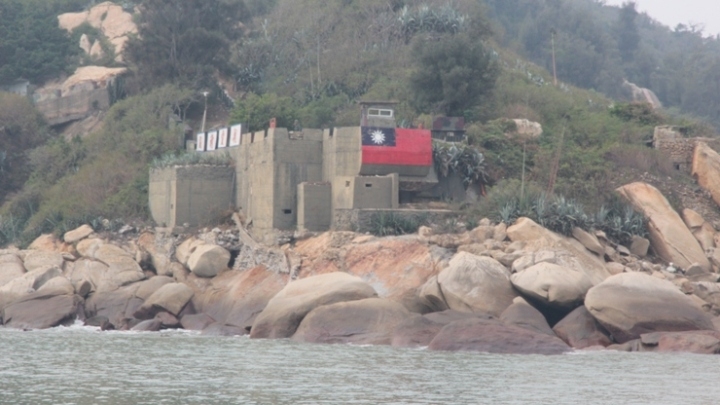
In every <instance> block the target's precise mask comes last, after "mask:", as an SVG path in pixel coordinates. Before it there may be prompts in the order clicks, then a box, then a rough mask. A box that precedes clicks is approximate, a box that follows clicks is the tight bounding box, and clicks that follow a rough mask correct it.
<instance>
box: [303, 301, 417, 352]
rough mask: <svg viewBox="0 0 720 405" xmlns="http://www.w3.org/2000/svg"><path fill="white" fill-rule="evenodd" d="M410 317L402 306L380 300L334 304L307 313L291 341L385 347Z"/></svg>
mask: <svg viewBox="0 0 720 405" xmlns="http://www.w3.org/2000/svg"><path fill="white" fill-rule="evenodd" d="M410 316H411V313H410V312H409V311H408V310H407V309H405V307H404V306H403V305H402V304H400V303H398V302H395V301H391V300H388V299H384V298H368V299H364V300H357V301H349V302H338V303H335V304H331V305H323V306H321V307H318V308H315V309H313V310H312V311H310V313H309V314H307V316H305V318H304V319H303V321H302V322H301V323H300V326H299V327H298V328H297V331H296V332H295V334H294V335H293V337H292V339H293V340H297V341H301V342H312V343H355V344H375V345H389V344H390V343H391V340H392V333H393V331H394V330H395V328H397V326H398V325H399V324H400V323H401V322H402V321H404V320H405V319H407V318H408V317H410Z"/></svg>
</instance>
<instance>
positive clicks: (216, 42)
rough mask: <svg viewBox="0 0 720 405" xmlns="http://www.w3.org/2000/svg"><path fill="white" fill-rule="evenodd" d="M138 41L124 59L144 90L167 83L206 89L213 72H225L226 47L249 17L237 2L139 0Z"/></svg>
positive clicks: (242, 4)
mask: <svg viewBox="0 0 720 405" xmlns="http://www.w3.org/2000/svg"><path fill="white" fill-rule="evenodd" d="M141 10H142V12H141V14H140V16H141V17H140V24H139V26H138V36H136V37H134V38H131V40H130V41H129V42H128V45H127V55H128V59H129V60H130V61H131V62H132V63H134V64H135V65H136V67H137V72H138V74H139V76H140V78H141V82H142V84H144V85H150V84H152V85H157V84H159V83H167V82H172V83H175V84H178V85H181V86H186V87H191V88H195V89H198V88H201V87H203V86H210V85H211V84H212V83H213V81H212V80H211V78H212V75H213V74H214V73H215V72H216V70H227V69H229V66H228V63H227V61H228V58H229V43H230V42H231V41H235V40H237V39H238V38H240V37H241V36H242V24H241V23H242V22H243V21H246V20H247V19H248V18H249V17H250V15H249V13H248V11H247V8H246V7H245V3H244V2H243V1H242V0H219V1H205V0H144V1H143V2H142V5H141Z"/></svg>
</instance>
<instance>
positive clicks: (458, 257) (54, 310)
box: [0, 185, 720, 354]
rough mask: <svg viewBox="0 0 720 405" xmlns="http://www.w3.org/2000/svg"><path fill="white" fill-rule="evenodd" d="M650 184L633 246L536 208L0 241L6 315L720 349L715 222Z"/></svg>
mask: <svg viewBox="0 0 720 405" xmlns="http://www.w3.org/2000/svg"><path fill="white" fill-rule="evenodd" d="M645 186H647V185H636V186H634V187H630V188H628V189H626V190H624V192H625V193H626V198H628V200H629V201H631V202H633V203H634V204H635V203H637V204H636V206H641V207H644V208H641V209H643V212H644V213H645V214H646V215H647V216H648V219H649V221H650V227H651V234H650V240H644V239H642V238H635V239H634V241H633V243H632V246H621V245H616V244H613V243H612V242H610V241H609V240H607V239H606V238H604V236H603V234H602V233H600V232H595V233H588V232H585V231H582V230H579V229H578V230H576V232H574V233H573V234H574V237H564V236H561V235H558V234H555V233H553V232H551V231H549V230H547V229H545V228H543V227H541V226H540V225H538V224H536V223H534V222H533V221H532V220H530V219H527V218H521V219H519V220H518V221H517V222H516V223H515V224H513V225H512V226H510V227H507V226H506V225H505V224H502V223H501V224H492V223H491V222H490V221H489V220H483V221H481V223H480V225H479V226H478V227H477V228H475V229H473V230H471V231H468V232H464V233H459V234H434V233H433V230H432V229H430V228H421V229H420V231H419V233H418V234H416V235H406V236H398V237H382V238H380V237H374V236H371V235H365V234H356V233H352V232H328V233H323V234H320V235H314V236H309V237H306V238H304V239H301V240H297V241H295V242H294V243H293V244H287V245H285V246H282V247H279V248H270V247H265V246H261V245H259V244H256V243H254V241H253V240H252V239H251V238H250V237H249V235H248V234H247V233H246V232H245V231H244V230H243V229H242V228H231V229H227V230H220V229H217V228H216V229H213V230H210V231H207V232H205V233H201V234H199V235H196V236H190V237H187V238H182V239H179V238H177V237H174V236H172V235H168V234H166V233H163V232H161V231H160V230H147V231H143V232H139V233H132V232H131V233H130V234H129V235H130V237H126V238H125V239H124V240H119V239H117V240H115V239H114V241H113V242H110V241H109V240H108V239H107V238H103V237H101V235H96V234H95V233H94V232H93V230H92V229H91V228H90V227H89V226H83V227H80V228H78V229H76V230H74V231H71V232H68V233H67V234H65V235H64V237H63V239H62V240H58V239H57V238H55V237H53V236H52V235H44V236H42V237H40V238H38V239H37V240H36V241H35V242H34V243H33V244H32V245H31V246H30V247H29V248H28V249H27V250H18V249H5V250H0V310H1V312H0V314H1V322H2V324H3V325H4V327H8V328H19V329H41V328H49V327H54V326H57V325H61V324H68V323H73V322H74V321H75V320H76V319H80V320H83V321H84V322H85V324H88V325H93V326H99V327H101V328H102V329H122V330H128V329H131V330H143V331H156V330H160V329H167V328H184V329H189V330H198V331H202V333H203V334H210V335H223V336H232V335H246V334H249V335H250V337H251V338H270V339H276V338H289V339H292V340H295V341H302V342H314V343H356V344H377V345H392V346H396V347H417V346H427V347H428V348H429V349H431V350H475V351H483V352H492V353H528V354H529V353H538V354H559V353H564V352H568V351H571V350H576V349H584V350H605V349H614V350H625V351H660V352H668V351H669V352H672V351H683V352H693V353H712V354H714V353H720V332H718V330H717V329H716V328H717V327H718V326H720V318H718V314H720V284H718V278H719V277H718V276H719V274H718V273H717V270H718V267H717V262H718V261H717V260H716V259H715V256H714V255H715V248H714V247H715V242H714V241H715V240H718V237H717V236H718V234H716V233H713V231H711V229H712V226H710V227H708V226H706V225H707V224H706V223H703V222H702V221H701V218H700V219H698V218H697V217H696V216H693V215H692V213H691V212H688V213H683V217H684V218H683V219H685V221H684V222H683V221H682V220H680V224H677V223H675V222H673V223H669V222H668V221H669V220H668V218H671V217H672V216H671V215H670V214H669V213H668V212H665V211H664V210H663V209H658V208H657V207H663V204H662V201H660V203H659V204H655V205H653V204H651V202H652V201H655V200H652V199H649V198H650V197H652V198H653V199H657V196H654V191H652V190H650V191H651V192H650V193H646V194H642V193H636V192H633V190H635V191H637V190H643V189H644V188H645ZM626 187H627V186H626ZM655 191H656V190H655ZM661 197H662V196H661ZM662 200H664V197H662ZM656 202H657V201H656ZM665 203H666V201H665ZM649 206H652V207H654V208H653V209H654V210H655V211H657V212H654V211H653V209H648V207H649ZM668 207H669V205H668ZM673 212H674V211H673ZM675 216H677V217H678V219H679V218H680V217H679V216H678V215H677V214H675ZM699 221H700V224H698V222H699ZM679 226H682V227H683V228H684V231H683V232H686V233H683V232H680V231H678V229H677V227H679ZM703 229H704V231H703V232H698V230H703ZM708 232H710V234H708ZM678 235H681V236H682V237H684V238H688V236H687V235H690V236H689V237H690V238H692V240H686V239H684V240H682V241H681V243H680V242H676V241H675V240H676V238H677V237H678ZM693 235H694V236H693ZM674 238H675V239H674ZM702 243H705V244H707V245H708V246H703V248H704V249H703V248H697V247H696V246H695V244H697V245H698V246H701V244H702ZM710 245H711V246H710ZM649 247H650V249H651V252H655V253H656V254H657V256H661V257H662V256H663V255H666V256H668V257H674V256H672V255H674V254H677V255H679V256H681V257H682V258H685V259H686V263H685V264H683V265H680V264H678V263H676V262H673V263H668V261H666V260H663V259H662V258H660V257H656V256H648V255H647V251H648V248H649ZM678 247H680V248H678ZM698 250H699V251H700V252H703V251H704V252H705V254H704V255H703V256H702V258H700V259H692V254H696V252H697V251H698ZM688 252H690V253H688ZM703 259H704V260H703ZM690 260H692V262H690Z"/></svg>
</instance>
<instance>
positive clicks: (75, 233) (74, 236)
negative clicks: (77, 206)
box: [63, 225, 95, 243]
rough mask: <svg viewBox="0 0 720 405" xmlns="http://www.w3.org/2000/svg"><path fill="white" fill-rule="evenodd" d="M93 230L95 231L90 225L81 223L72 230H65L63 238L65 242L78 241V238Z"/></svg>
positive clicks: (88, 234)
mask: <svg viewBox="0 0 720 405" xmlns="http://www.w3.org/2000/svg"><path fill="white" fill-rule="evenodd" d="M94 232H95V231H94V230H93V229H92V228H91V227H90V225H82V226H80V227H78V228H76V229H73V230H72V231H67V232H65V235H63V240H64V241H65V242H66V243H75V242H79V241H80V240H82V239H85V238H87V237H88V236H90V235H92V234H93V233H94Z"/></svg>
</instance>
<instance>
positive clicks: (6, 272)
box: [0, 253, 25, 287]
mask: <svg viewBox="0 0 720 405" xmlns="http://www.w3.org/2000/svg"><path fill="white" fill-rule="evenodd" d="M23 274H25V266H24V265H23V260H22V258H21V257H20V256H18V255H17V254H16V253H5V254H0V287H2V286H4V285H5V284H7V283H9V282H10V281H12V280H13V279H16V278H18V277H20V276H22V275H23Z"/></svg>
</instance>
